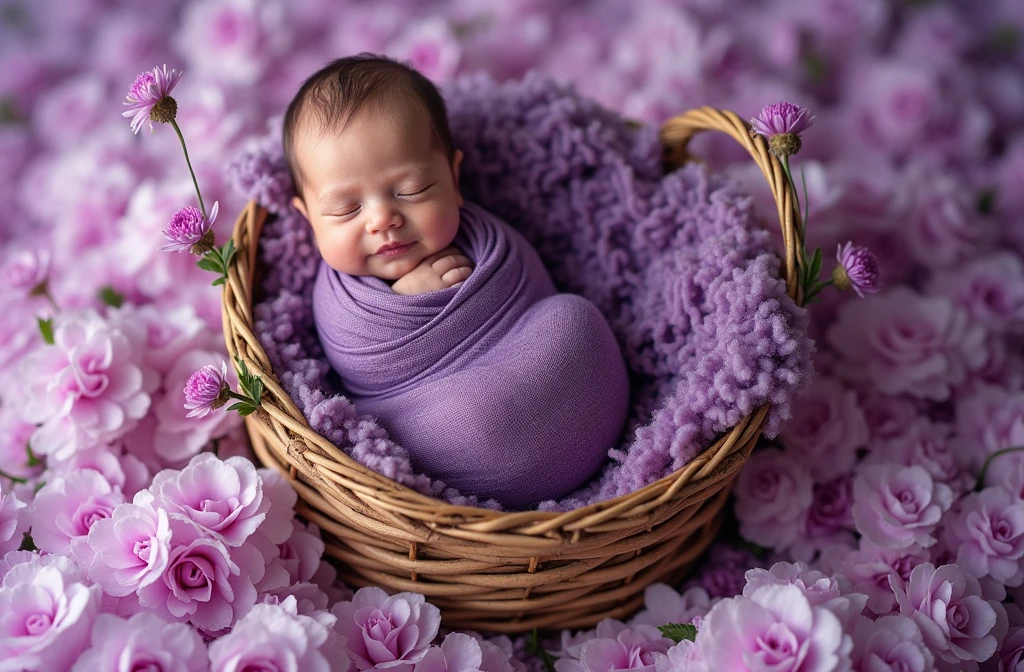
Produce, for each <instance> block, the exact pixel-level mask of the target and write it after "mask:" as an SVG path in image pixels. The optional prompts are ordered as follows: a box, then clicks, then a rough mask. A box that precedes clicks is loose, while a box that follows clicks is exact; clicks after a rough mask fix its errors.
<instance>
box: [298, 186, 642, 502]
mask: <svg viewBox="0 0 1024 672" xmlns="http://www.w3.org/2000/svg"><path fill="white" fill-rule="evenodd" d="M454 244H455V245H456V246H457V247H458V248H459V249H460V250H462V251H463V252H464V253H465V254H466V256H468V257H469V258H470V259H472V260H473V263H474V266H475V267H474V269H473V273H472V274H471V275H470V276H469V278H467V279H466V281H465V282H464V283H463V284H462V285H461V286H460V287H449V288H447V289H443V290H440V291H436V292H428V293H425V294H417V295H414V296H404V295H401V294H396V293H394V292H393V291H391V288H390V287H389V286H388V284H387V283H386V282H384V281H383V280H381V279H380V278H375V277H373V276H353V275H347V274H344V273H338V272H337V271H335V270H334V269H332V268H331V267H330V266H328V265H327V264H326V263H325V262H321V263H320V271H319V273H318V274H317V279H316V284H315V285H314V289H313V316H314V318H315V321H316V327H317V332H318V333H319V335H320V342H321V343H322V344H323V347H324V351H325V354H326V356H327V359H328V361H330V362H331V365H332V366H333V367H334V370H335V371H337V372H338V374H340V376H341V380H342V384H343V386H344V391H345V392H346V393H347V395H348V397H349V399H350V400H351V401H352V402H353V403H355V405H356V407H357V408H358V409H359V411H360V412H361V413H366V414H368V415H371V416H373V417H374V418H376V419H377V422H378V423H379V424H380V425H381V426H382V427H384V428H385V429H386V430H387V432H388V435H389V436H390V437H391V438H392V439H394V440H395V441H397V442H398V443H400V444H401V445H402V446H404V447H405V448H406V450H408V451H409V455H410V457H411V459H412V464H413V466H414V467H415V468H417V469H418V470H422V471H423V472H425V473H427V474H429V475H430V476H432V477H434V478H437V479H440V480H442V481H444V482H445V483H447V484H448V485H450V486H452V487H455V488H457V489H459V490H460V491H461V492H463V493H465V494H472V495H475V496H477V497H481V498H485V499H488V498H493V499H496V500H497V501H498V502H500V503H501V504H502V505H504V506H506V507H510V508H524V507H529V506H532V505H535V504H537V503H538V502H541V501H544V500H547V499H559V498H561V497H564V496H565V495H568V494H569V493H570V492H572V491H574V490H576V489H577V488H579V487H580V486H581V485H583V484H584V483H586V482H587V481H588V480H589V479H590V477H591V476H593V475H594V472H596V471H597V470H598V468H600V466H601V464H602V463H603V462H604V461H605V459H606V457H607V454H608V449H609V448H613V447H615V446H616V445H617V444H618V441H619V435H620V434H621V433H622V426H623V423H625V421H626V412H627V410H628V407H629V379H628V376H627V374H626V365H625V363H623V361H622V355H621V353H620V351H619V345H618V343H616V342H615V336H614V335H613V334H612V331H611V329H610V328H609V327H608V324H607V322H605V319H604V316H603V315H601V312H600V311H599V310H598V309H597V308H596V307H595V306H594V304H592V303H590V302H589V301H587V300H586V299H584V298H581V297H579V296H577V295H575V294H559V293H556V291H555V286H554V284H553V283H552V282H551V277H550V276H549V275H548V272H547V270H546V269H545V268H544V264H543V263H541V260H540V257H539V256H537V252H536V251H535V250H534V249H533V248H532V247H530V244H529V243H527V242H526V240H525V239H523V237H522V235H521V234H520V233H519V232H518V231H516V230H515V229H513V228H511V227H510V226H509V225H508V224H506V223H505V222H503V221H501V220H500V219H498V218H497V217H494V216H493V215H491V214H489V213H488V212H486V211H485V210H483V209H482V208H480V207H479V206H477V205H475V204H473V203H470V202H469V201H467V202H466V203H465V205H464V206H463V207H462V212H461V220H460V223H459V232H458V235H457V236H456V237H455V241H454Z"/></svg>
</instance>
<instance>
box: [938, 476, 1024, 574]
mask: <svg viewBox="0 0 1024 672" xmlns="http://www.w3.org/2000/svg"><path fill="white" fill-rule="evenodd" d="M945 528H946V534H947V539H946V545H947V546H949V548H951V549H956V550H957V555H956V562H957V564H958V565H960V566H961V567H963V568H964V570H965V571H967V572H968V573H969V574H971V575H972V576H974V577H976V578H978V579H980V578H982V577H985V576H991V577H992V578H993V579H995V580H996V581H999V582H1000V583H1004V584H1006V585H1008V586H1019V585H1021V584H1022V583H1024V568H1021V563H1020V559H1021V557H1024V500H1021V499H1019V498H1018V497H1017V493H1016V492H1010V491H1009V490H1007V489H1006V488H1003V487H1000V486H995V487H989V488H985V489H984V490H982V491H981V492H977V493H970V494H968V495H967V496H966V497H964V498H963V499H961V500H960V502H959V503H958V506H957V510H956V512H955V513H954V514H952V515H950V516H947V518H946V521H945Z"/></svg>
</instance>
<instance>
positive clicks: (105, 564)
mask: <svg viewBox="0 0 1024 672" xmlns="http://www.w3.org/2000/svg"><path fill="white" fill-rule="evenodd" d="M139 494H140V495H142V494H144V493H139ZM145 494H148V493H145ZM137 499H138V498H137ZM88 543H89V551H90V553H91V555H92V556H93V557H92V560H91V562H90V564H89V577H90V578H91V579H92V580H93V581H95V582H96V583H98V584H100V585H101V586H102V587H103V590H104V592H106V593H107V594H109V595H113V596H115V597H123V596H125V595H131V594H132V593H134V592H135V591H136V590H138V589H139V588H142V587H145V586H148V585H149V584H151V583H153V582H154V581H156V580H158V579H159V578H160V576H161V575H162V574H163V572H164V570H165V569H166V568H167V563H168V556H169V555H170V543H171V531H170V527H169V524H168V520H167V512H166V511H164V510H163V509H157V510H155V511H154V510H153V509H151V508H150V507H148V506H139V505H136V504H121V505H120V506H118V507H117V508H115V509H114V512H113V514H112V515H111V516H110V518H105V519H102V520H98V521H96V522H95V523H94V524H93V526H92V527H91V528H90V529H89V536H88Z"/></svg>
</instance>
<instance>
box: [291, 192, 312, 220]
mask: <svg viewBox="0 0 1024 672" xmlns="http://www.w3.org/2000/svg"><path fill="white" fill-rule="evenodd" d="M292 207H293V208H295V209H296V210H298V211H299V212H301V213H302V216H303V217H305V218H306V221H307V222H312V220H311V219H310V218H309V213H308V212H306V204H305V203H303V202H302V199H301V198H299V197H298V196H293V197H292Z"/></svg>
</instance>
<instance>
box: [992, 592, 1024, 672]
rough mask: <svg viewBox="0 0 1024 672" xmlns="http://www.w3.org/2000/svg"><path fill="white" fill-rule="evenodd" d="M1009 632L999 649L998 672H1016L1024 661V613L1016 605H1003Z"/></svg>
mask: <svg viewBox="0 0 1024 672" xmlns="http://www.w3.org/2000/svg"><path fill="white" fill-rule="evenodd" d="M1003 606H1004V607H1005V608H1006V616H1007V620H1008V621H1009V625H1010V627H1009V631H1008V632H1007V633H1006V638H1005V639H1003V644H1002V646H1001V647H999V653H998V654H997V655H998V656H999V672H1017V670H1018V669H1020V668H1019V665H1020V663H1021V661H1022V660H1024V611H1021V609H1020V607H1018V606H1017V605H1016V604H1012V603H1011V604H1005V605H1003Z"/></svg>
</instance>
